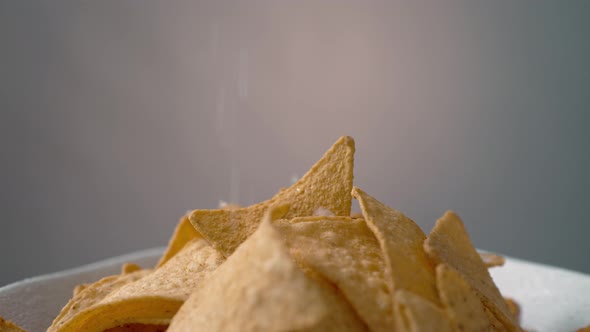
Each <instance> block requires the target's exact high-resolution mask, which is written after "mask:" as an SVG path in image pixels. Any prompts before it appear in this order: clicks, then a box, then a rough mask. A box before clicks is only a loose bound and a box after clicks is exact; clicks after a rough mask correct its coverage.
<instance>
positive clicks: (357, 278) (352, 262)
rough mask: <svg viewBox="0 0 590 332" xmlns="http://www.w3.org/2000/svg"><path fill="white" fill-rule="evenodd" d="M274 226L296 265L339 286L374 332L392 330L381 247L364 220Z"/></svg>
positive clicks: (306, 219) (295, 221) (305, 219)
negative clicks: (300, 265)
mask: <svg viewBox="0 0 590 332" xmlns="http://www.w3.org/2000/svg"><path fill="white" fill-rule="evenodd" d="M273 225H274V226H275V227H276V229H277V230H278V231H279V232H280V233H281V235H282V236H283V238H284V240H285V243H286V244H287V247H288V248H289V251H290V253H291V255H292V256H293V257H294V258H295V260H296V261H297V262H299V263H300V264H302V265H303V266H304V267H307V268H309V269H311V270H313V271H315V272H317V273H319V274H320V275H321V276H322V277H324V278H325V279H327V280H328V281H329V282H331V283H332V284H334V285H335V286H336V287H338V288H339V289H340V290H341V291H342V293H343V294H344V296H345V297H346V298H347V299H348V301H349V302H350V303H351V304H352V306H353V307H354V308H355V310H356V311H357V312H358V314H359V316H360V317H361V318H362V319H363V320H364V321H365V322H366V323H367V325H368V326H369V328H370V329H371V330H372V331H391V330H393V329H394V328H395V325H394V321H393V315H392V313H393V312H392V309H393V307H392V296H391V294H390V293H389V291H388V288H387V284H386V281H385V278H384V272H385V271H384V265H385V264H384V261H383V257H382V254H381V248H380V247H379V243H378V242H377V239H376V238H375V236H374V235H373V233H372V232H371V231H370V230H369V228H367V225H366V224H365V221H364V220H363V219H352V218H351V217H322V216H312V217H300V218H294V219H292V220H277V221H275V222H274V223H273Z"/></svg>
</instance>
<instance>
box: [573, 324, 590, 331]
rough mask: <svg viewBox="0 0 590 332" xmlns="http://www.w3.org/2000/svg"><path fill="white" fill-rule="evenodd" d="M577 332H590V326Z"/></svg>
mask: <svg viewBox="0 0 590 332" xmlns="http://www.w3.org/2000/svg"><path fill="white" fill-rule="evenodd" d="M576 332H590V325H588V326H586V327H582V328H581V329H577V330H576Z"/></svg>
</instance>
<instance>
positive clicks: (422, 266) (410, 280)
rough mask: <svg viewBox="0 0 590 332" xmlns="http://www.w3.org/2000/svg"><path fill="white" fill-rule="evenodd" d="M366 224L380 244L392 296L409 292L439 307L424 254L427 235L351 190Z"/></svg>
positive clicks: (399, 213) (410, 222) (359, 191)
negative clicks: (395, 293)
mask: <svg viewBox="0 0 590 332" xmlns="http://www.w3.org/2000/svg"><path fill="white" fill-rule="evenodd" d="M352 196H353V197H354V198H356V199H357V200H358V201H359V204H360V206H361V210H362V211H363V215H364V216H365V220H366V221H367V225H368V226H369V228H370V229H371V230H372V231H373V233H374V234H375V236H376V237H377V240H379V243H380V245H381V249H382V251H383V257H384V259H385V262H386V263H387V264H386V273H387V275H388V276H389V278H388V282H389V287H390V291H391V292H392V295H393V293H394V292H395V291H398V290H402V289H403V290H408V291H410V292H412V293H414V294H416V295H419V296H421V297H423V298H424V299H426V300H428V301H430V302H432V303H435V304H438V303H440V301H439V299H438V294H437V292H436V287H435V278H434V268H433V266H432V263H431V262H430V260H429V259H428V257H427V256H426V253H425V252H424V248H423V244H424V240H425V239H426V235H424V232H422V230H421V229H420V226H418V225H416V223H414V222H413V221H412V220H411V219H410V218H408V217H406V216H405V215H404V214H402V213H401V212H399V211H397V210H394V209H392V208H390V207H388V206H386V205H385V204H383V203H381V202H379V201H377V200H376V199H375V198H373V197H371V196H369V195H368V194H367V193H365V192H363V191H362V190H360V189H359V188H356V187H355V188H354V189H353V190H352Z"/></svg>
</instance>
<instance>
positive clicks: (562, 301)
mask: <svg viewBox="0 0 590 332" xmlns="http://www.w3.org/2000/svg"><path fill="white" fill-rule="evenodd" d="M163 250H164V249H163V248H155V249H149V250H144V251H139V252H135V253H132V254H128V255H124V256H119V257H115V258H111V259H108V260H104V261H101V262H97V263H94V264H90V265H85V266H82V267H79V268H75V269H71V270H66V271H62V272H57V273H52V274H47V275H44V276H40V277H35V278H31V279H25V280H23V281H19V282H16V283H14V284H11V285H8V286H4V287H2V288H0V316H3V317H5V318H7V319H9V320H12V321H14V322H15V323H17V324H19V325H21V326H22V327H24V328H25V329H26V330H27V331H29V332H37V331H45V329H47V327H48V326H49V325H50V324H51V322H52V320H53V318H54V317H55V316H57V314H58V313H59V311H60V309H61V308H62V307H63V306H64V305H65V303H66V302H67V301H68V299H69V298H70V297H71V294H72V290H73V288H74V286H76V285H78V284H81V283H87V282H92V281H95V280H97V279H99V278H101V277H104V276H107V275H111V274H115V273H119V270H120V268H121V264H123V263H125V262H135V263H137V264H139V265H140V266H142V267H151V266H153V265H154V264H155V263H156V261H157V260H158V258H159V257H160V255H161V253H162V251H163ZM491 273H492V277H493V278H494V281H495V282H496V284H497V285H498V287H499V288H500V291H502V294H504V295H505V296H509V297H512V298H514V299H516V301H517V302H518V303H519V304H520V306H521V308H522V317H521V318H522V325H523V326H524V327H525V328H526V329H529V330H534V331H555V332H560V331H564V332H566V331H575V330H576V329H578V328H580V327H582V326H585V325H588V324H590V276H588V275H584V274H581V273H578V272H573V271H568V270H564V269H561V268H556V267H552V266H546V265H541V264H537V263H531V262H527V261H523V260H520V259H514V258H508V257H507V258H506V264H505V265H504V266H503V267H499V268H493V269H491Z"/></svg>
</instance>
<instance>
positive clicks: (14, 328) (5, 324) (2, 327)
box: [0, 316, 27, 332]
mask: <svg viewBox="0 0 590 332" xmlns="http://www.w3.org/2000/svg"><path fill="white" fill-rule="evenodd" d="M0 331H2V332H27V331H25V330H24V329H23V328H21V327H20V326H18V325H16V324H14V323H13V322H11V321H9V320H6V319H4V318H2V317H1V316H0Z"/></svg>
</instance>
